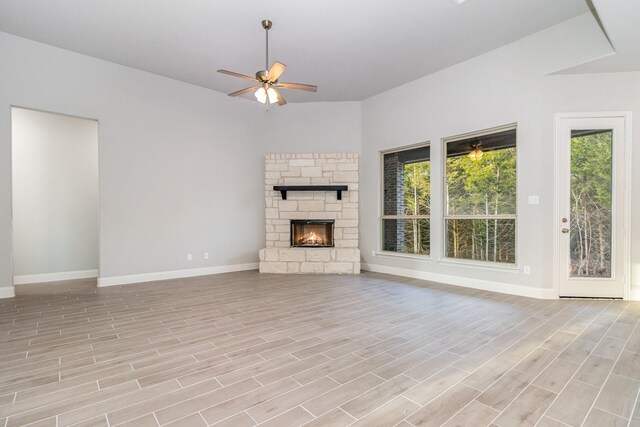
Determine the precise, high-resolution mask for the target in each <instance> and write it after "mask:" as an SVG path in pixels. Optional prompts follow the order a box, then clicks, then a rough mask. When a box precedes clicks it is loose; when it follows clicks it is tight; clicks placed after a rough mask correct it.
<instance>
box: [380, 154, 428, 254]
mask: <svg viewBox="0 0 640 427" xmlns="http://www.w3.org/2000/svg"><path fill="white" fill-rule="evenodd" d="M423 147H429V148H431V141H424V142H418V143H416V144H411V145H404V146H402V147H396V148H389V149H386V150H381V151H379V162H380V205H379V209H380V215H379V216H378V251H377V253H378V254H379V255H382V256H391V257H400V258H413V259H420V260H431V253H432V252H431V248H432V244H431V242H432V241H433V239H432V237H433V233H432V227H431V224H432V218H431V216H432V214H433V211H432V209H431V202H429V215H385V214H384V201H385V200H384V197H385V193H384V156H385V154H391V153H399V152H402V151H409V150H413V149H416V148H423ZM430 153H431V151H430ZM431 157H432V156H431V154H430V155H429V163H431V160H432V159H431ZM432 178H433V169H431V168H430V169H429V194H430V198H431V195H432V194H433V191H432V190H433V179H432ZM385 219H426V220H428V221H429V254H428V255H426V254H414V253H405V252H394V251H385V250H383V248H384V245H383V239H384V220H385Z"/></svg>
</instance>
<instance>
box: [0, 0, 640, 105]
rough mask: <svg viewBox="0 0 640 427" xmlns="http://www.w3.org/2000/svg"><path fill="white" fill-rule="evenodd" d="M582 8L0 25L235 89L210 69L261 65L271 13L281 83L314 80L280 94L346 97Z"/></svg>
mask: <svg viewBox="0 0 640 427" xmlns="http://www.w3.org/2000/svg"><path fill="white" fill-rule="evenodd" d="M631 1H635V2H638V0H631ZM601 2H603V3H606V2H612V1H611V0H602V1H601ZM601 2H598V3H601ZM587 11H588V7H587V4H586V2H585V0H468V1H467V2H465V3H463V4H461V5H458V4H457V3H456V1H454V0H422V1H419V0H393V1H391V0H388V1H383V0H348V1H347V0H323V1H309V0H296V1H291V0H289V1H286V0H269V1H264V0H263V1H255V0H182V1H177V0H173V1H171V0H91V1H86V0H84V1H83V0H2V3H1V5H0V31H4V32H7V33H11V34H15V35H18V36H22V37H26V38H29V39H32V40H36V41H40V42H43V43H47V44H50V45H53V46H58V47H61V48H64V49H69V50H72V51H75V52H79V53H83V54H86V55H90V56H93V57H96V58H101V59H105V60H108V61H112V62H115V63H118V64H123V65H127V66H130V67H134V68H138V69H141V70H146V71H150V72H152V73H156V74H159V75H162V76H166V77H171V78H174V79H177V80H181V81H184V82H188V83H192V84H195V85H199V86H203V87H207V88H211V89H214V90H218V91H221V92H231V91H235V90H238V89H241V88H243V87H245V86H247V85H246V84H245V82H244V81H242V80H240V79H236V78H233V77H229V76H225V75H222V74H219V73H216V72H215V70H217V69H218V68H225V69H228V70H233V71H237V72H240V73H243V74H248V75H253V74H254V73H255V72H256V71H257V70H259V69H262V68H263V67H264V30H263V29H262V27H261V26H260V21H261V20H262V19H264V18H268V19H271V20H272V21H273V29H272V30H271V31H270V34H269V39H270V61H271V62H273V61H274V60H279V61H281V62H284V63H285V64H287V66H288V68H287V70H286V72H285V74H284V75H283V77H281V80H282V81H289V82H299V83H312V84H317V85H318V86H319V89H318V93H317V94H312V93H304V92H295V91H285V92H284V93H285V97H286V98H287V100H288V101H294V102H295V101H298V102H305V101H347V100H361V99H364V98H367V97H369V96H372V95H375V94H377V93H380V92H383V91H385V90H388V89H390V88H393V87H395V86H398V85H401V84H404V83H407V82H409V81H412V80H415V79H417V78H420V77H423V76H425V75H428V74H431V73H433V72H435V71H438V70H441V69H443V68H446V67H448V66H450V65H453V64H455V63H458V62H461V61H464V60H466V59H469V58H472V57H474V56H477V55H480V54H482V53H484V52H487V51H490V50H492V49H495V48H497V47H500V46H503V45H505V44H508V43H510V42H512V41H515V40H517V39H520V38H522V37H525V36H527V35H530V34H533V33H535V32H538V31H540V30H542V29H544V28H547V27H550V26H552V25H555V24H557V23H559V22H562V21H565V20H567V19H570V18H572V17H575V16H577V15H580V14H582V13H585V12H587ZM636 16H637V15H636ZM627 18H629V17H627ZM249 96H250V95H249ZM239 102H240V101H239Z"/></svg>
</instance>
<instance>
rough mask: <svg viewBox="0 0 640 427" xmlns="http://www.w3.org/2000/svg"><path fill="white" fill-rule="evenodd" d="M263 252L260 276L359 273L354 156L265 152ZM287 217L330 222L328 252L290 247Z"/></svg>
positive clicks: (356, 189) (355, 164) (353, 154)
mask: <svg viewBox="0 0 640 427" xmlns="http://www.w3.org/2000/svg"><path fill="white" fill-rule="evenodd" d="M334 184H346V185H348V186H349V190H348V191H343V192H342V200H337V195H336V192H335V191H309V192H301V191H289V192H288V193H287V200H282V196H281V194H280V192H279V191H274V190H273V186H274V185H334ZM265 218H266V248H264V249H261V250H260V272H261V273H350V274H358V273H360V250H359V249H358V239H359V232H358V154H356V153H315V154H268V155H267V156H266V158H265ZM292 219H333V220H335V227H334V232H333V233H334V234H333V238H334V244H335V247H333V248H292V247H291V228H290V220H292Z"/></svg>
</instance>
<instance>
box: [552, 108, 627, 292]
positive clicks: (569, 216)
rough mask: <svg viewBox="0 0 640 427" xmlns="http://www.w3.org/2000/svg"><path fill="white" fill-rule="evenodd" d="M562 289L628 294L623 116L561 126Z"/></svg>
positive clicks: (559, 229)
mask: <svg viewBox="0 0 640 427" xmlns="http://www.w3.org/2000/svg"><path fill="white" fill-rule="evenodd" d="M558 132H559V134H558V135H559V138H558V144H559V146H558V147H557V153H558V178H559V179H558V182H557V185H558V189H557V194H558V214H559V218H557V231H556V232H557V233H558V239H557V241H558V249H557V253H558V254H559V256H558V271H557V274H558V277H557V280H558V285H559V286H558V291H559V295H560V296H567V297H611V298H622V297H623V296H624V267H625V265H624V241H625V237H624V234H623V233H624V170H623V167H624V137H625V135H624V118H622V117H619V118H590V119H587V118H568V119H561V120H560V122H559V129H558Z"/></svg>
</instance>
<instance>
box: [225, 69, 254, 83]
mask: <svg viewBox="0 0 640 427" xmlns="http://www.w3.org/2000/svg"><path fill="white" fill-rule="evenodd" d="M218 72H219V73H222V74H227V75H229V76H233V77H240V78H241V79H245V80H251V81H252V82H257V81H258V80H257V79H254V78H253V77H249V76H245V75H244V74H240V73H234V72H233V71H228V70H218Z"/></svg>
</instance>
